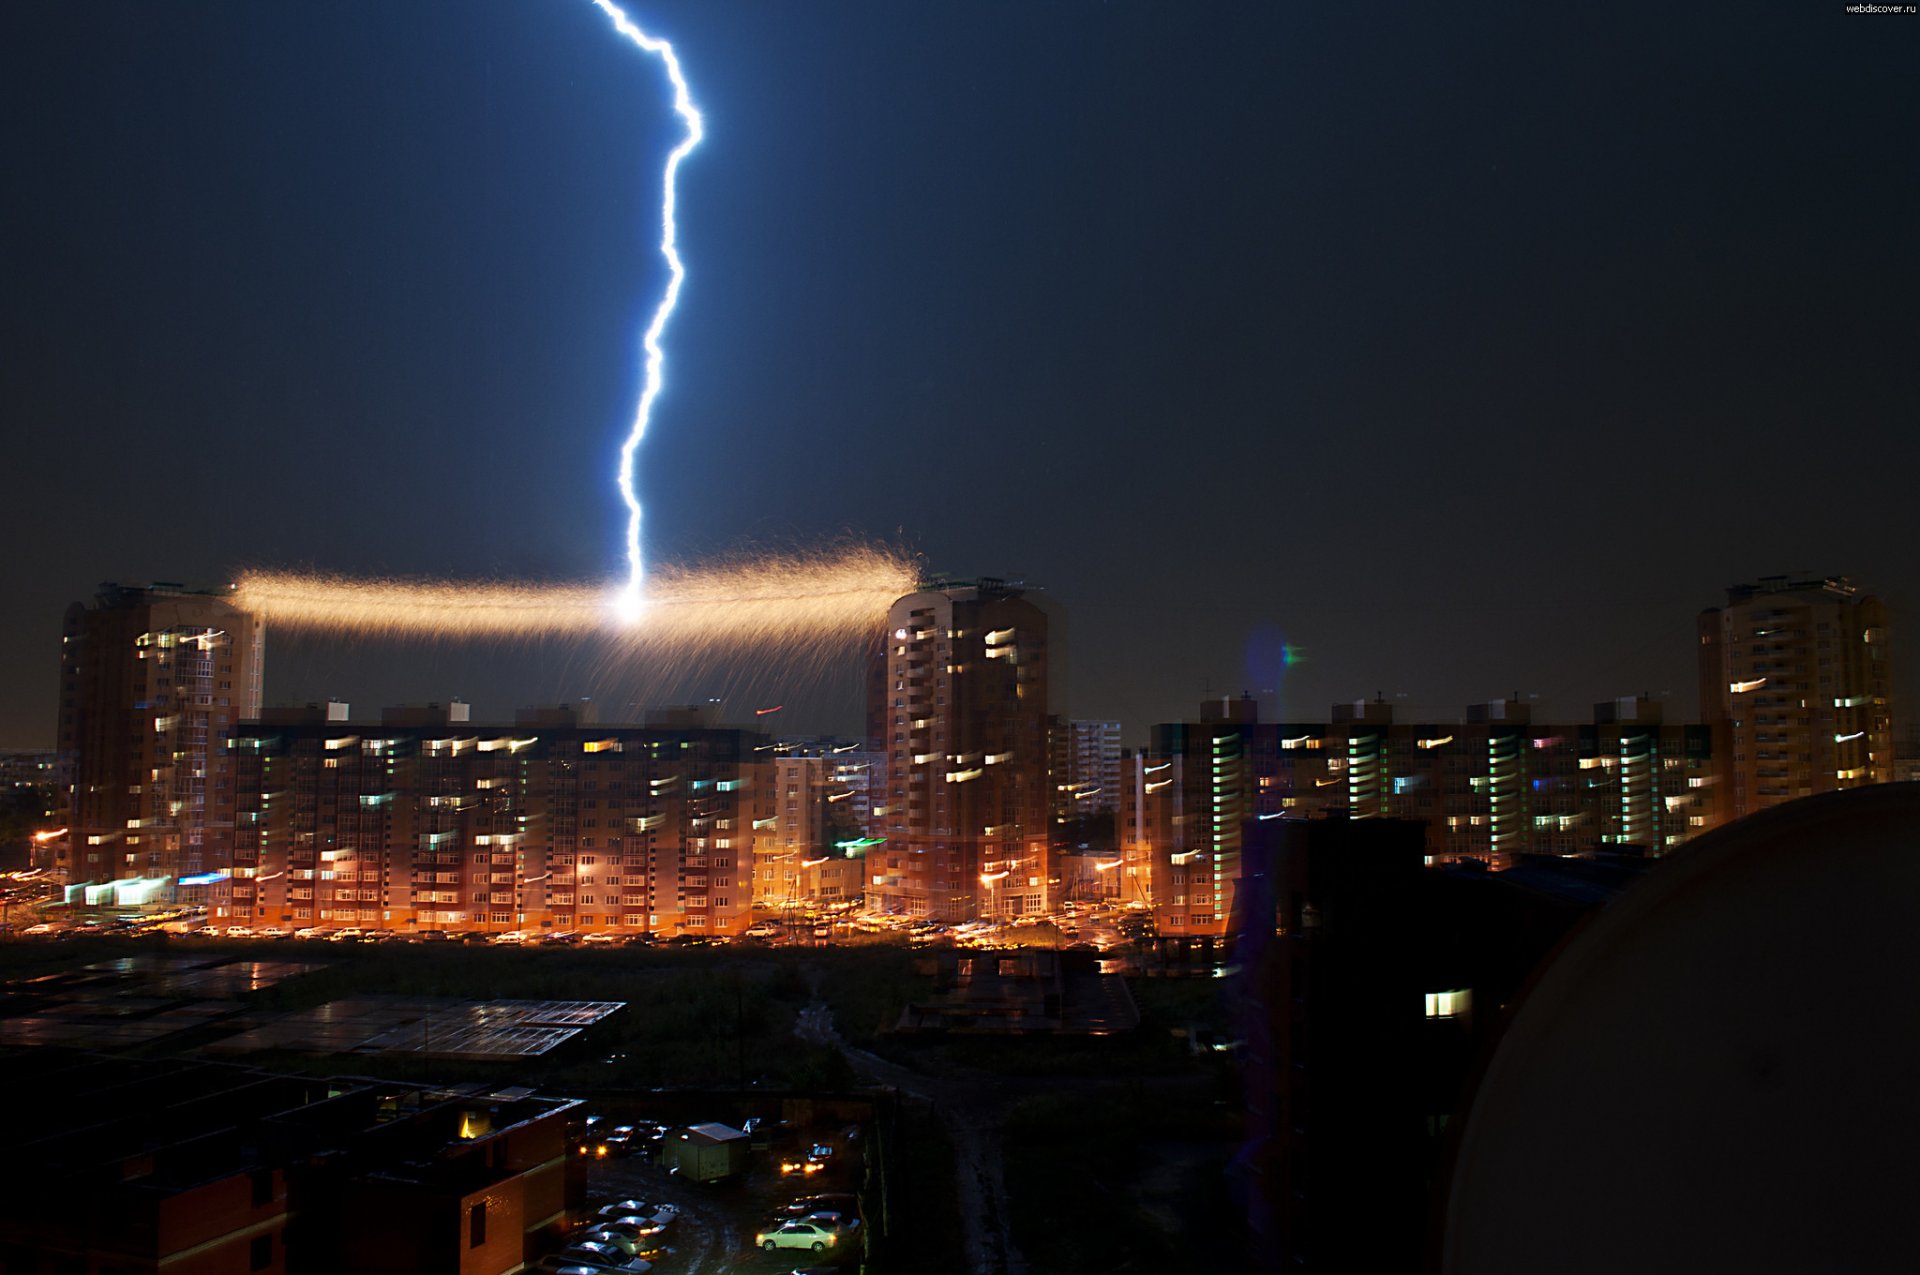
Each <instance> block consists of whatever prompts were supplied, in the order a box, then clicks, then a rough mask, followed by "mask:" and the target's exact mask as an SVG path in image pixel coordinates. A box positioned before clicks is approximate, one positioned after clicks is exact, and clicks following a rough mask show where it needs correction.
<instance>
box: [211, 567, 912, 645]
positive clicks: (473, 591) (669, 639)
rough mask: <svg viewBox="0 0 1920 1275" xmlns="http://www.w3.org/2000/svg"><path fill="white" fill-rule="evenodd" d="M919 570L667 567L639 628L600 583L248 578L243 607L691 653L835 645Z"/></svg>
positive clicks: (424, 630) (375, 632) (864, 626)
mask: <svg viewBox="0 0 1920 1275" xmlns="http://www.w3.org/2000/svg"><path fill="white" fill-rule="evenodd" d="M915 583H916V573H915V567H914V564H913V563H912V562H911V561H909V560H908V559H906V558H903V557H900V556H898V555H895V554H892V553H888V552H886V551H884V550H880V549H872V548H865V547H855V548H851V549H844V550H840V551H837V552H833V553H824V554H817V555H795V556H785V557H765V558H755V559H751V560H748V561H745V562H741V563H737V564H733V565H728V566H721V567H709V568H705V569H702V570H692V569H687V568H682V567H662V568H660V569H659V570H657V571H656V572H654V574H653V578H652V580H651V581H650V582H649V584H648V587H647V605H646V611H645V613H644V615H643V617H642V618H641V619H640V620H639V622H638V623H635V622H633V621H632V619H631V617H629V616H628V615H626V614H625V613H624V610H623V609H622V607H621V606H620V599H619V598H617V597H616V598H612V599H610V598H609V597H608V593H607V589H606V588H605V586H601V585H590V584H577V585H550V584H526V583H510V582H493V583H478V584H476V583H469V582H463V581H455V580H378V579H352V578H349V577H345V576H334V575H320V574H299V573H291V572H277V571H256V572H249V573H248V574H246V575H244V576H242V577H241V578H240V581H239V583H238V584H237V585H236V586H235V592H234V601H235V603H236V604H238V605H239V606H241V607H243V608H245V609H246V610H249V611H252V612H254V613H255V614H257V615H259V616H261V617H262V618H264V619H266V620H267V621H268V622H269V623H271V624H274V625H276V626H279V627H281V628H285V629H290V630H301V629H324V630H331V631H334V632H345V633H350V634H355V635H358V636H361V637H368V638H416V639H426V640H429V641H431V640H442V641H461V640H468V639H474V638H535V639H537V638H553V637H594V636H600V635H607V636H613V637H616V638H619V639H621V640H624V641H628V642H632V643H635V644H639V645H645V646H658V647H661V648H672V649H675V650H677V651H679V652H681V653H682V654H684V655H700V654H704V655H720V654H724V653H726V652H729V651H738V650H746V649H751V648H764V647H767V646H787V647H801V646H806V645H809V644H814V643H823V642H824V643H828V644H834V643H838V642H841V641H844V640H847V639H854V638H863V637H867V636H870V635H871V634H872V633H873V632H874V631H876V630H877V628H878V626H879V625H880V623H881V621H883V620H884V619H885V618H886V614H887V608H888V607H890V606H891V605H892V604H893V602H894V600H895V599H897V598H898V597H900V596H901V595H902V594H904V593H910V592H912V591H913V589H914V588H915Z"/></svg>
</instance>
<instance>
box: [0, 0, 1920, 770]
mask: <svg viewBox="0 0 1920 1275" xmlns="http://www.w3.org/2000/svg"><path fill="white" fill-rule="evenodd" d="M630 8H631V11H632V12H633V14H634V16H635V17H636V19H637V20H639V21H640V22H641V23H642V24H643V25H646V26H648V27H649V28H652V29H654V30H656V31H657V32H658V33H659V34H662V35H665V36H666V37H668V38H669V39H671V40H672V41H673V42H674V43H675V45H676V47H677V48H678V50H679V53H680V56H681V58H682V61H683V63H684V65H685V67H686V71H687V74H688V76H689V78H690V80H691V82H692V86H693V90H694V94H695V98H696V100H697V101H698V103H699V104H700V106H701V107H702V109H703V111H704V112H705V115H706V119H707V125H708V139H707V141H706V143H705V144H704V145H703V146H702V148H701V149H700V150H699V151H697V152H696V153H695V154H694V156H693V157H692V158H691V159H689V160H688V161H687V163H686V165H685V166H684V168H683V169H682V174H681V200H682V205H681V208H682V215H681V236H682V249H683V252H684V253H685V256H686V258H687V261H688V266H689V270H690V276H689V280H688V284H687V289H686V292H685V295H684V299H683V303H682V307H681V309H680V311H679V312H678V314H677V315H676V317H675V320H674V322H673V325H672V326H671V328H670V329H669V331H668V334H667V347H668V370H667V375H668V384H667V391H666V394H665V396H664V397H663V398H662V400H661V402H660V405H659V408H658V411H657V413H656V416H655V420H654V427H653V431H652V433H651V434H650V436H649V439H648V443H647V445H646V447H645V449H644V452H643V454H642V476H641V482H642V487H643V491H644V495H645V499H646V501H647V508H648V535H649V545H650V552H651V555H652V556H653V557H654V558H656V559H689V558H698V557H701V556H704V555H711V554H715V553H722V552H728V551H735V550H739V549H741V548H742V547H743V546H753V545H764V546H773V547H790V546H793V545H807V544H811V543H815V542H819V541H822V540H826V539H831V538H835V537H845V536H849V535H851V536H855V537H862V538H871V539H881V540H886V541H890V542H895V543H900V544H903V545H905V546H906V547H907V548H909V549H910V550H912V551H914V552H916V553H918V554H920V555H922V556H923V557H924V559H925V561H926V563H927V564H928V565H929V567H930V568H932V569H934V570H938V571H944V572H948V573H950V574H952V575H954V576H958V577H967V576H972V575H980V574H986V575H998V576H1004V577H1009V578H1015V579H1024V580H1026V581H1028V582H1030V583H1032V584H1035V585H1039V586H1043V587H1045V588H1046V589H1047V590H1048V591H1049V592H1050V593H1051V594H1052V595H1053V596H1055V597H1056V598H1057V599H1058V600H1059V601H1060V602H1061V603H1062V604H1063V605H1064V607H1065V608H1066V609H1067V611H1068V613H1069V615H1070V617H1071V621H1072V629H1071V645H1072V654H1071V669H1072V679H1073V680H1072V687H1071V696H1070V699H1069V701H1068V706H1069V707H1070V709H1071V711H1072V712H1073V713H1074V714H1075V715H1078V716H1089V717H1117V718H1120V719H1122V720H1123V722H1124V723H1125V725H1126V732H1127V737H1128V739H1129V740H1130V741H1133V740H1138V739H1140V738H1141V737H1142V736H1143V735H1144V732H1145V729H1146V727H1147V726H1148V725H1149V724H1151V723H1152V722H1155V721H1161V720H1170V719H1177V718H1180V717H1185V716H1189V715H1191V714H1192V712H1193V711H1194V708H1195V706H1196V705H1197V702H1198V700H1199V699H1200V697H1201V696H1202V694H1203V693H1204V692H1206V691H1207V690H1209V689H1211V690H1212V691H1213V692H1214V693H1216V694H1217V693H1221V692H1238V691H1239V690H1241V689H1243V688H1245V689H1249V690H1255V691H1261V692H1270V693H1269V694H1267V695H1266V700H1267V705H1268V709H1269V711H1271V709H1272V708H1273V706H1274V705H1275V703H1276V701H1277V702H1278V704H1279V705H1280V706H1281V707H1282V708H1283V709H1284V711H1285V713H1286V714H1287V715H1288V716H1290V717H1293V718H1306V719H1312V718H1321V717H1324V715H1325V713H1326V712H1327V708H1328V705H1329V704H1331V703H1332V702H1334V701H1336V700H1343V699H1353V698H1357V697H1362V696H1367V697H1370V696H1372V695H1373V694H1374V693H1375V692H1384V693H1386V694H1387V695H1389V696H1394V697H1405V698H1404V699H1400V700H1398V701H1397V702H1399V703H1401V704H1402V705H1404V709H1403V711H1404V712H1406V713H1408V714H1410V715H1413V714H1438V715H1442V716H1447V717H1451V716H1454V715H1457V714H1458V713H1459V712H1460V710H1461V707H1462V705H1464V704H1465V703H1466V702H1468V701H1470V700H1480V699H1488V698H1494V697H1498V696H1500V695H1503V694H1506V693H1509V692H1512V691H1516V690H1518V691H1520V692H1522V693H1524V694H1533V695H1538V696H1540V697H1541V708H1540V710H1539V711H1542V712H1546V713H1549V714H1556V715H1571V716H1584V715H1585V714H1586V712H1587V711H1588V710H1589V708H1590V705H1591V703H1592V702H1593V701H1594V700H1597V699H1601V698H1606V697H1610V696H1614V695H1621V694H1631V693H1634V692H1638V691H1650V692H1652V693H1654V694H1656V695H1659V694H1668V695H1670V697H1671V698H1670V707H1669V716H1670V717H1676V718H1686V719H1690V718H1692V717H1693V715H1694V710H1695V688H1694V664H1693V659H1694V649H1693V629H1692V626H1693V617H1694V614H1695V613H1696V612H1697V611H1698V610H1699V609H1700V608H1701V607H1703V606H1707V605H1712V604H1714V603H1716V602H1718V601H1719V600H1720V599H1721V597H1722V593H1721V590H1722V589H1723V587H1724V586H1725V585H1727V584H1729V583H1732V582H1735V581H1738V580H1743V579H1750V578H1753V577H1755V576H1758V575H1762V574H1773V573H1779V572H1789V571H1812V572H1847V573H1850V574H1851V575H1853V576H1854V577H1855V579H1856V580H1858V581H1860V582H1861V583H1863V584H1864V585H1866V586H1868V587H1870V588H1873V589H1875V590H1877V591H1878V592H1880V593H1881V594H1882V595H1883V596H1885V597H1887V598H1888V599H1889V601H1891V602H1892V604H1893V605H1894V607H1895V616H1896V625H1897V628H1896V643H1897V644H1898V646H1899V648H1900V652H1901V656H1900V669H1901V684H1902V685H1903V686H1904V687H1907V688H1920V681H1917V680H1916V677H1915V671H1916V670H1917V669H1920V660H1916V658H1915V656H1916V654H1920V622H1916V619H1915V612H1914V611H1913V610H1912V607H1913V606H1914V605H1916V603H1920V560H1916V556H1915V554H1914V543H1915V534H1914V533H1915V522H1916V520H1915V516H1914V514H1913V512H1912V508H1913V506H1912V505H1911V504H1910V502H1909V492H1908V489H1909V485H1910V483H1911V481H1912V477H1913V474H1914V470H1915V462H1916V460H1920V443H1917V442H1916V441H1915V438H1916V436H1915V423H1916V422H1915V419H1914V418H1915V406H1916V404H1917V403H1920V393H1916V390H1920V356H1917V355H1916V346H1917V343H1916V336H1920V217H1916V212H1920V163H1916V156H1920V147H1916V143H1915V137H1916V135H1920V127H1917V126H1920V74H1917V73H1916V67H1917V66H1920V59H1917V55H1920V17H1907V16H1873V17H1868V16H1855V15H1849V14H1847V13H1846V12H1844V5H1843V4H1842V3H1841V0H1817V2H1815V0H1804V2H1797V3H1785V4H1751V3H1741V4H1731V5H1713V4H1707V5H1670V4H1662V5H1637V6H1612V5H1569V4H1539V3H1530V4H1526V5H1519V6H1512V7H1505V6H1479V7H1476V11H1475V12H1470V13H1463V12H1461V11H1459V7H1458V6H1435V5H1404V6H1403V5H1394V4H1386V5H1381V4H1368V5H1332V6H1328V5H1298V4H1278V3H1271V4H1269V3H1239V4H1236V3H1228V2H1226V0H1220V2H1217V3H1199V2H1191V3H1188V2H1183V3H1144V2H1133V0H1112V2H1110V3H1091V2H1082V0H1052V2H1049V3H1013V2H1012V0H1001V2H993V3H982V2H976V3H960V2H958V0H915V2H911V3H909V2H906V0H884V2H864V0H862V2H855V0H780V2H776V0H739V2H730V0H697V2H690V0H654V2H653V3H646V4H638V3H636V4H633V5H632V6H630ZM677 137H678V130H677V125H676V122H675V121H674V120H673V118H672V116H671V115H670V113H669V110H668V97H667V90H666V82H665V78H664V76H663V74H662V73H661V69H660V66H659V64H658V63H657V62H656V61H654V60H653V59H650V58H647V57H645V56H644V55H642V54H640V53H639V52H638V51H637V50H635V49H634V48H633V47H632V46H630V45H629V44H627V43H626V42H625V41H624V40H622V39H620V38H619V37H618V36H617V35H616V34H615V33H614V32H613V31H612V29H611V28H610V26H609V25H608V24H607V22H606V21H605V19H604V18H602V17H601V16H600V15H599V14H598V13H597V12H596V11H595V10H594V9H593V8H592V7H591V6H590V5H589V4H588V3H587V0H466V2H461V3H452V2H449V0H377V2H375V0H364V2H360V3H348V2H343V0H329V2H328V3H325V4H293V3H278V2H266V0H254V2H249V3H214V2H211V0H179V2H175V3H158V2H156V0H141V2H139V3H122V2H109V3H80V2H79V0H30V2H19V3H13V4H9V5H6V6H4V7H0V145H3V148H4V149H3V150H0V153H3V154H4V156H5V164H6V180H5V182H4V183H0V236H3V238H0V243H4V250H3V251H0V412H4V419H5V426H6V456H7V464H6V467H5V471H4V472H5V473H6V475H7V478H8V481H7V482H6V483H5V486H4V493H5V498H6V505H7V520H6V525H7V528H8V532H9V534H8V536H7V547H6V551H5V557H4V562H5V568H4V572H5V574H4V576H3V577H0V579H3V580H4V583H5V597H6V601H7V606H6V607H5V611H4V623H3V624H0V667H4V669H5V673H4V676H3V677H0V745H5V746H19V747H26V746H47V745H50V744H51V742H52V739H53V734H54V725H55V691H56V682H57V670H58V656H59V629H60V617H61V613H62V611H63V609H64V608H65V606H66V604H67V603H69V602H71V601H74V600H77V599H83V598H87V597H90V596H91V594H92V591H93V588H94V586H95V584H96V583H97V582H99V581H102V580H120V581H126V582H141V581H146V580H152V579H161V580H178V581H189V582H221V581H225V580H228V579H231V578H232V577H233V575H234V574H235V573H236V572H237V571H238V570H239V569H241V568H242V567H245V566H249V565H262V566H276V567H301V566H311V567H318V568H323V569H329V570H338V571H344V572H351V573H363V572H378V573H397V574H407V575H433V576H455V577H483V576H503V577H512V578H524V579H536V580H554V581H573V580H583V579H607V580H612V579H614V578H615V577H616V576H618V575H619V574H620V572H621V570H622V567H621V563H620V534H621V528H622V525H623V523H622V511H621V509H620V507H619V502H618V496H617V494H616V492H615V490H614V487H613V483H612V472H613V464H614V453H615V449H616V448H617V446H618V442H619V440H620V438H621V436H622V435H623V434H624V431H625V428H626V425H627V422H628V419H629V416H630V413H631V408H632V403H633V399H634V397H635V394H636V391H637V386H638V378H639V364H638V360H637V358H636V353H635V351H636V344H637V336H638V332H639V329H640V327H641V325H642V324H643V323H644V321H645V318H646V316H647V314H648V313H649V312H650V310H651V307H652V305H653V303H654V301H655V299H656V298H657V295H658V291H659V288H660V286H661V283H662V281H663V278H664V271H663V268H662V266H661V265H660V262H659V258H658V255H657V253H656V251H655V246H656V243H657V237H658V182H659V163H660V160H661V159H662V158H663V156H664V154H665V152H666V150H667V148H668V147H670V146H671V145H672V144H673V142H674V140H676V138H677ZM1283 645H1290V646H1291V648H1292V649H1293V651H1294V660H1293V662H1292V663H1291V664H1290V665H1287V664H1284V662H1283V659H1282V656H1281V651H1282V648H1283ZM590 664H591V661H585V660H582V659H580V658H578V656H577V653H576V654H575V656H573V657H569V658H561V657H560V656H557V655H555V654H554V653H552V652H543V651H541V650H539V649H538V648H530V649H525V648H523V649H509V650H499V649H485V650H477V649H464V650H463V649H453V650H446V649H441V650H428V649H424V648H420V647H404V646H384V645H382V646H375V645H364V644H363V645H358V646H349V645H346V644H343V643H340V642H338V641H332V640H318V639H302V640H298V641H290V640H287V638H286V636H285V635H273V634H270V636H269V642H268V664H267V698H268V701H269V702H270V703H271V702H287V701H304V700H308V699H313V698H316V697H324V696H327V695H334V696H337V697H341V698H346V699H349V700H352V701H353V702H354V704H355V706H356V708H358V709H362V710H371V709H375V708H377V707H378V706H379V705H380V704H382V703H391V702H398V701H401V700H411V701H424V700H429V699H438V700H444V699H446V698H448V697H449V696H452V695H463V696H465V697H466V698H468V699H470V700H472V701H473V703H474V706H475V714H476V716H477V717H491V718H499V717H503V716H506V715H508V714H510V712H511V710H512V709H513V708H514V707H515V706H516V705H518V704H523V703H532V702H537V701H555V700H558V699H562V698H568V697H571V696H575V695H582V694H589V693H593V692H594V691H595V690H596V689H597V688H596V687H595V686H593V685H591V684H590V682H591V679H590V678H589V677H587V675H586V670H587V669H588V667H589V665H590ZM850 685H851V683H849V686H850ZM702 690H703V688H702V687H696V686H690V687H687V688H686V696H687V697H692V696H694V695H697V694H699V693H700V692H701V691H702ZM804 691H805V688H804V687H802V688H797V692H800V693H797V701H798V702H800V703H802V704H810V705H811V706H810V707H806V708H804V709H802V710H800V711H798V712H797V713H796V714H789V716H788V719H787V720H784V721H783V722H782V725H783V727H784V728H786V729H789V730H796V729H803V728H807V727H814V728H837V729H842V730H847V729H851V728H854V727H855V726H857V724H858V722H859V705H858V701H857V699H855V698H853V697H852V695H851V692H850V691H848V690H847V689H846V688H845V687H843V688H841V692H844V693H841V692H836V693H835V694H834V695H823V694H820V693H817V691H816V693H815V694H814V695H813V696H812V698H811V700H809V699H808V696H807V695H806V694H804V693H803V692H804ZM836 699H837V700H838V703H837V704H836V703H835V701H836ZM736 707H738V706H736ZM740 715H741V714H740V713H738V712H736V713H735V716H740Z"/></svg>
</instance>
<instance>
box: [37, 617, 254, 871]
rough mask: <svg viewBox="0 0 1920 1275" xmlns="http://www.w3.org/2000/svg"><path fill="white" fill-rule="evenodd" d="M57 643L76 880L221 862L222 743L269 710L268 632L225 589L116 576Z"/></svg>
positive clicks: (224, 835) (70, 865)
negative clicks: (265, 689) (265, 681)
mask: <svg viewBox="0 0 1920 1275" xmlns="http://www.w3.org/2000/svg"><path fill="white" fill-rule="evenodd" d="M60 642H61V649H60V728H59V729H60V733H59V751H60V757H61V764H62V765H63V766H65V767H66V768H67V770H68V773H69V774H70V775H71V777H72V790H71V796H70V801H69V809H68V826H69V828H70V829H71V835H70V836H69V838H68V840H67V845H68V846H70V847H71V850H70V854H71V861H70V862H67V863H63V864H61V865H60V866H62V867H65V868H67V869H68V872H69V875H70V880H71V881H72V882H74V883H76V884H78V883H81V882H86V881H110V880H115V879H127V878H146V879H150V880H166V881H169V882H170V881H172V880H176V879H178V878H179V877H181V876H190V875H197V874H201V873H204V872H207V871H210V870H213V869H215V868H217V867H218V866H220V865H222V864H224V862H225V860H226V857H227V855H228V853H229V847H230V845H231V840H232V835H233V789H232V776H231V770H230V766H229V759H228V756H227V753H226V749H225V747H224V741H225V738H226V735H227V733H228V731H229V730H230V729H231V728H232V726H233V725H234V724H235V723H236V722H238V721H240V720H242V719H243V718H247V717H253V716H255V715H257V714H258V712H259V708H260V677H261V670H262V664H263V662H264V656H263V648H264V643H265V630H264V628H263V626H262V625H261V624H260V623H259V621H258V620H256V619H255V617H253V616H252V615H250V614H248V613H247V612H245V611H242V610H240V609H239V608H237V607H235V606H233V605H232V604H231V603H229V602H228V601H227V600H226V598H225V595H224V593H215V592H195V591H192V590H189V589H186V588H183V587H181V586H178V585H165V584H155V585H149V586H145V587H131V586H121V585H114V584H108V585H103V586H101V589H100V593H99V594H98V596H97V597H96V598H95V600H94V602H93V604H92V605H91V606H87V605H83V604H81V603H75V604H74V605H73V606H71V607H69V608H68V609H67V615H66V623H65V627H64V631H63V633H62V636H61V639H60ZM182 898H183V900H184V899H185V898H186V896H182Z"/></svg>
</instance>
